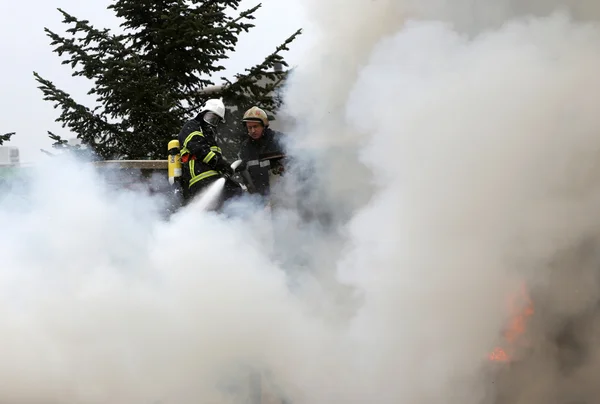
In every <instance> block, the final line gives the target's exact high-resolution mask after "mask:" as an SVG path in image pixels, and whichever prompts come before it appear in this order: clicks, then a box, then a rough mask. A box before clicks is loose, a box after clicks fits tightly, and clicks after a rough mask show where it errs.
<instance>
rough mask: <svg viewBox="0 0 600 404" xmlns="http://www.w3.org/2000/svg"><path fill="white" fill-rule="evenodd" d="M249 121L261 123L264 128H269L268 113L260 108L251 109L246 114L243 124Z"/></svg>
mask: <svg viewBox="0 0 600 404" xmlns="http://www.w3.org/2000/svg"><path fill="white" fill-rule="evenodd" d="M248 121H256V122H261V123H262V124H263V126H269V118H268V117H267V113H266V112H265V111H264V110H262V109H260V108H258V107H257V106H254V107H252V108H250V109H249V110H248V111H246V113H245V114H244V117H243V118H242V122H248Z"/></svg>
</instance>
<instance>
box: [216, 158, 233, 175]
mask: <svg viewBox="0 0 600 404" xmlns="http://www.w3.org/2000/svg"><path fill="white" fill-rule="evenodd" d="M215 170H217V171H220V172H221V173H222V174H223V175H225V176H228V177H231V176H232V175H233V174H234V172H233V168H231V164H229V162H228V161H227V160H225V159H224V158H220V159H219V160H218V161H217V163H216V164H215Z"/></svg>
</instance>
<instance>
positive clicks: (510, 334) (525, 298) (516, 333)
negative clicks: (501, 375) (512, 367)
mask: <svg viewBox="0 0 600 404" xmlns="http://www.w3.org/2000/svg"><path fill="white" fill-rule="evenodd" d="M509 310H510V313H512V316H511V320H510V322H509V324H508V327H507V329H506V331H505V332H504V339H505V340H506V342H507V344H506V345H507V347H506V349H504V348H501V347H497V348H495V349H494V350H493V352H491V353H490V354H489V356H488V357H489V359H490V360H492V361H497V362H510V361H511V359H512V355H511V353H512V352H513V351H514V349H515V345H516V343H517V342H518V341H519V339H520V337H521V336H522V335H523V333H524V332H525V330H526V326H527V319H528V318H529V317H531V316H532V315H533V313H534V310H533V302H532V301H531V298H530V296H529V293H528V291H527V288H526V286H525V285H524V284H523V285H522V286H521V288H520V290H519V293H517V294H515V295H514V296H512V297H511V299H510V300H509ZM507 351H508V352H507Z"/></svg>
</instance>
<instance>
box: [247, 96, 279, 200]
mask: <svg viewBox="0 0 600 404" xmlns="http://www.w3.org/2000/svg"><path fill="white" fill-rule="evenodd" d="M242 122H243V124H244V129H245V131H246V134H247V136H246V139H245V140H244V141H243V143H242V146H241V149H240V153H239V159H241V160H242V168H243V171H242V178H243V179H244V182H245V184H246V186H247V188H248V191H249V192H251V193H256V194H259V195H260V196H262V197H264V198H268V196H269V194H270V191H271V189H270V182H269V172H271V173H273V174H275V175H281V174H283V172H284V171H285V167H284V166H283V164H282V162H281V160H282V159H281V158H278V159H268V156H283V155H284V154H285V150H284V147H283V145H282V136H283V134H282V133H281V132H277V131H274V130H273V129H271V128H270V127H269V118H268V117H267V114H266V113H265V111H264V110H263V109H261V108H259V107H257V106H254V107H252V108H250V109H249V110H247V111H246V113H245V114H244V116H243V118H242ZM261 156H266V157H265V158H263V159H261Z"/></svg>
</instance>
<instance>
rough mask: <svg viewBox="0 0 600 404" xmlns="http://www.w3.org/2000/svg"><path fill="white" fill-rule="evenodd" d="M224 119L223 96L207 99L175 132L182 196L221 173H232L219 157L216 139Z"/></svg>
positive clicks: (198, 188)
mask: <svg viewBox="0 0 600 404" xmlns="http://www.w3.org/2000/svg"><path fill="white" fill-rule="evenodd" d="M224 122H225V105H224V104H223V100H221V99H210V100H208V101H206V103H205V104H204V105H203V106H202V108H201V109H200V112H199V113H198V115H197V116H196V117H195V118H193V119H191V120H189V121H187V122H186V123H185V124H184V125H183V128H181V131H180V132H179V136H178V139H179V144H180V145H181V166H182V180H183V187H184V191H187V192H185V193H186V199H189V198H192V197H194V196H195V195H197V194H198V193H199V192H200V191H202V190H203V189H205V188H206V187H207V186H208V185H210V184H211V183H212V182H213V181H215V180H217V179H218V178H220V176H221V175H223V174H225V175H233V170H232V168H231V164H230V163H229V162H228V161H227V160H226V159H225V158H224V157H223V154H222V152H221V148H220V147H219V144H218V142H217V137H218V131H217V129H218V127H219V125H220V124H222V123H224ZM228 196H229V195H225V197H228Z"/></svg>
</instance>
